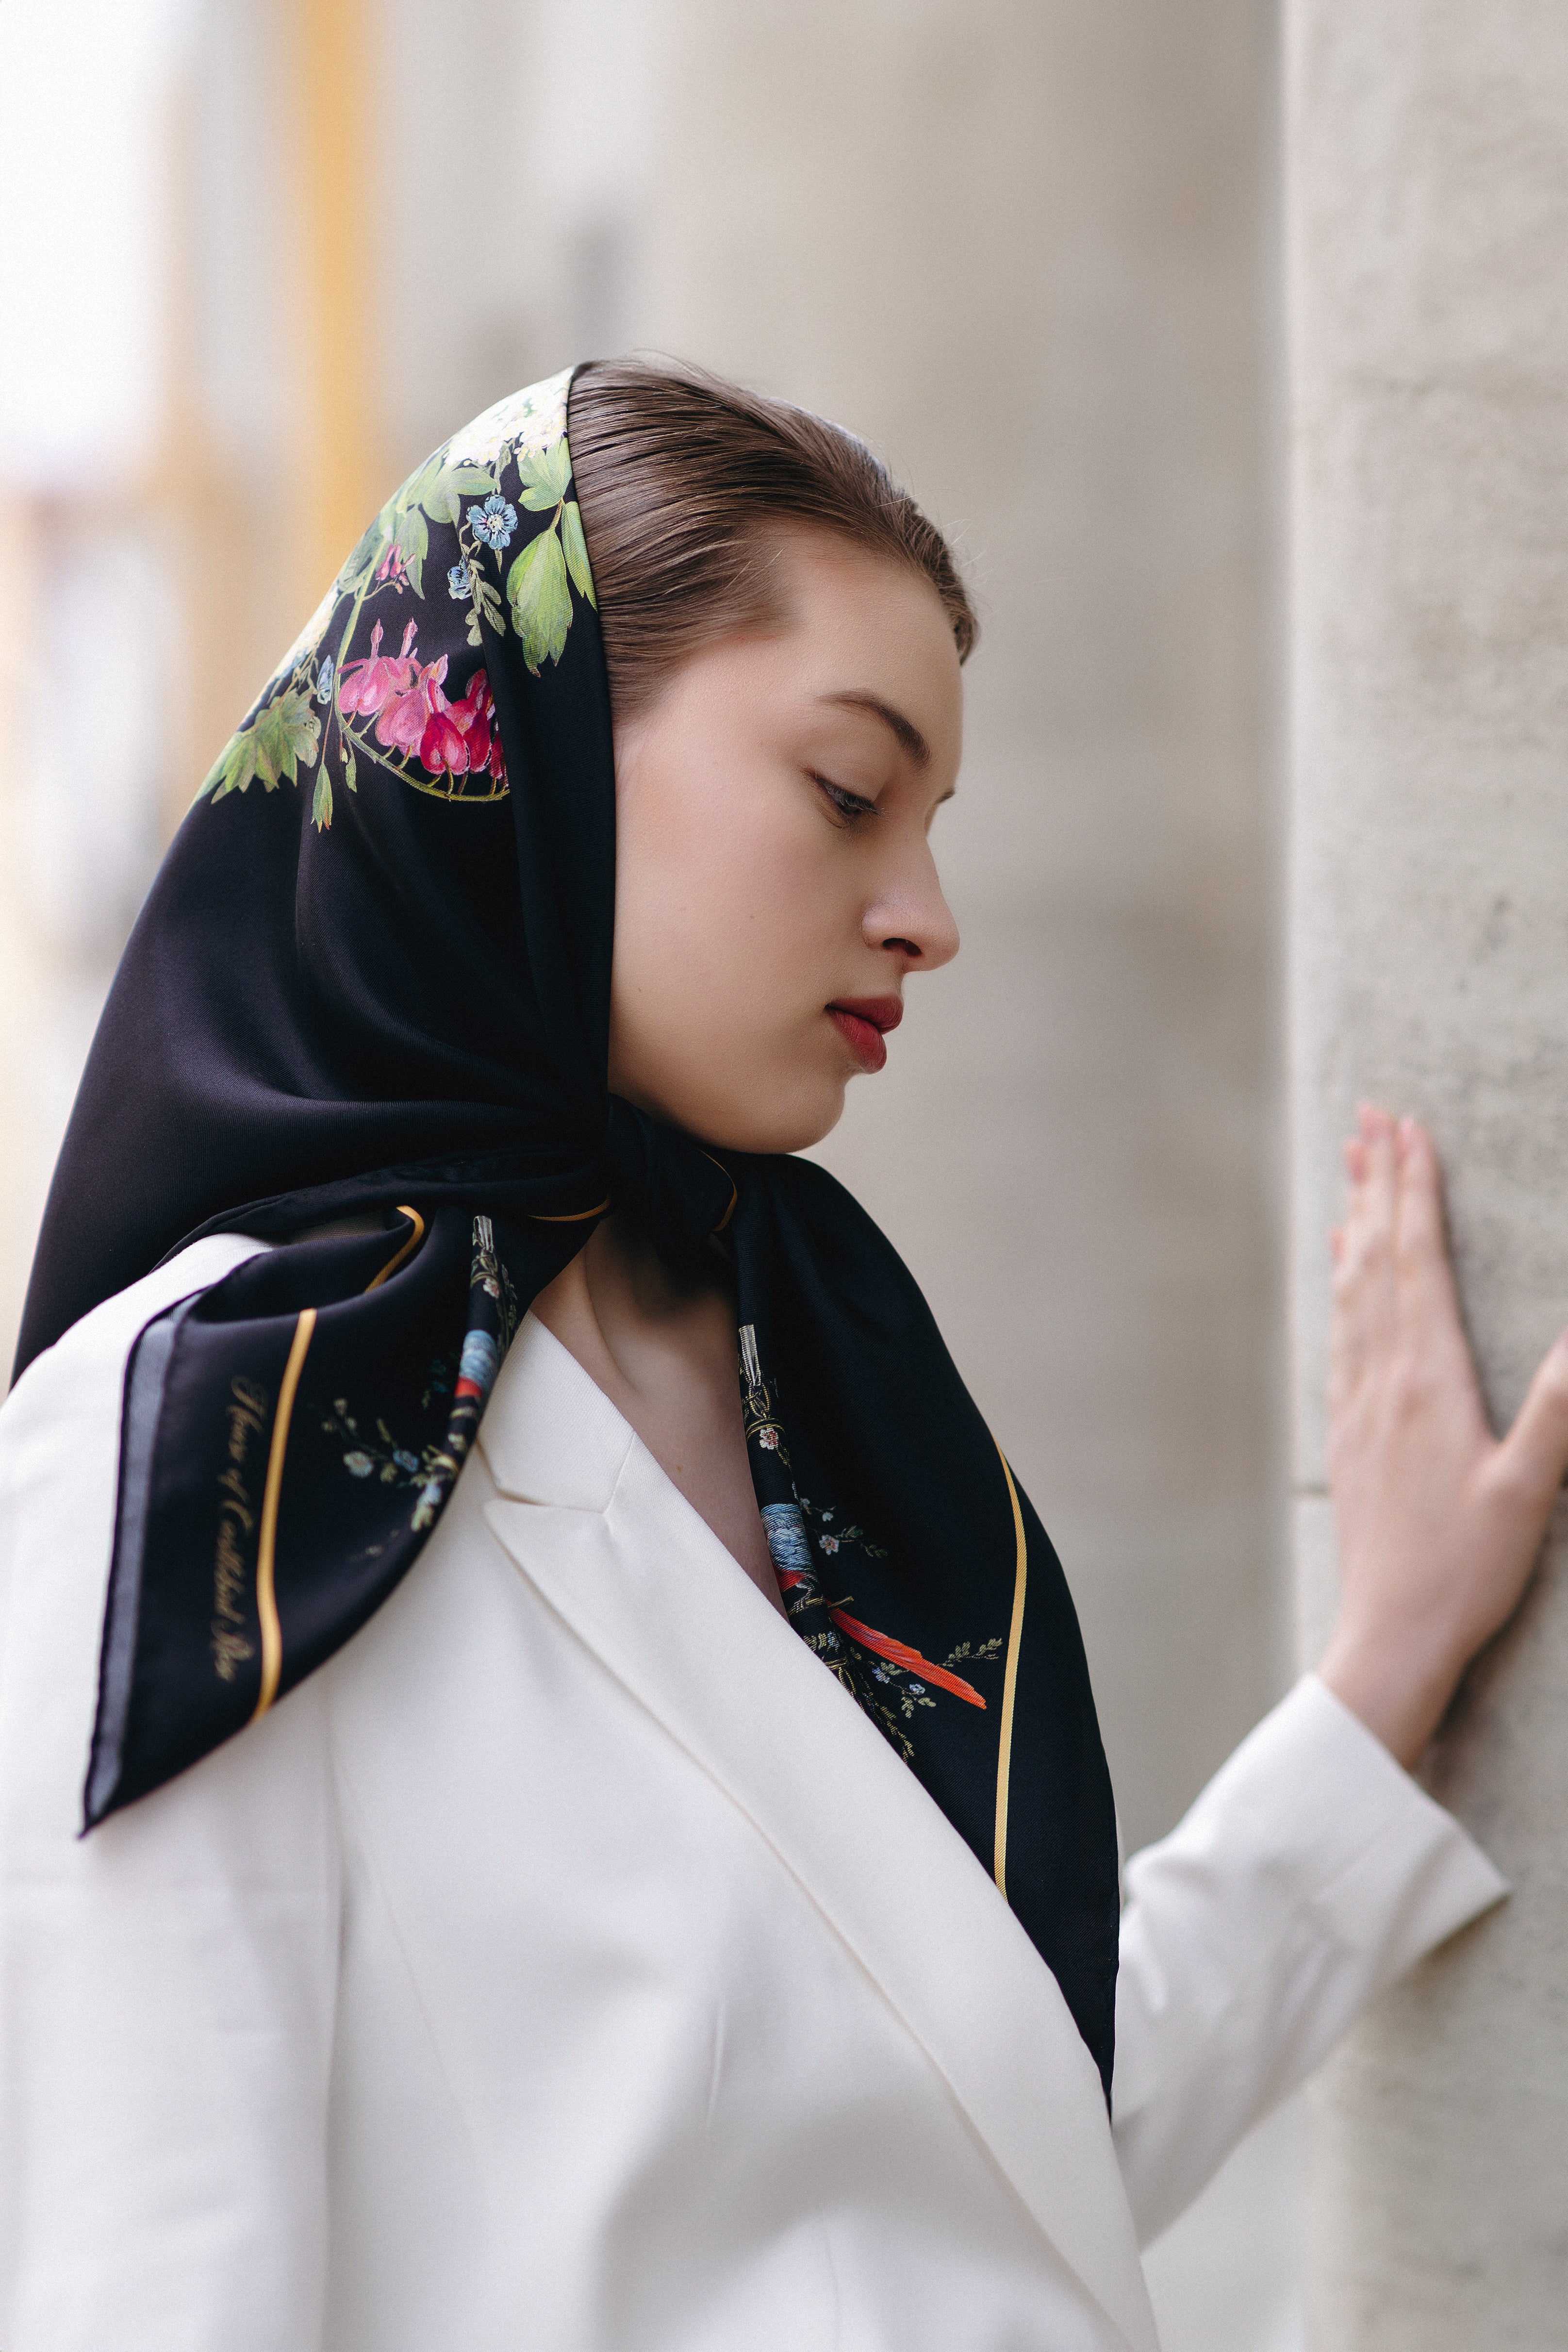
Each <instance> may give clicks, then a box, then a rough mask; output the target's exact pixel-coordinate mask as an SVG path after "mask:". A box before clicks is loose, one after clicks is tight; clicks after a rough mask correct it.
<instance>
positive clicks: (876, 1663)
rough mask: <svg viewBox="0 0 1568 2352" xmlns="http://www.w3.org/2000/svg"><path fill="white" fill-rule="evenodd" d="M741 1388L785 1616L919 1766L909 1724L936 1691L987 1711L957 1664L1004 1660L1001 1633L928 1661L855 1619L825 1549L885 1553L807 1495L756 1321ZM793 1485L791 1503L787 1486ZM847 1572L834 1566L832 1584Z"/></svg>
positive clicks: (878, 1556)
mask: <svg viewBox="0 0 1568 2352" xmlns="http://www.w3.org/2000/svg"><path fill="white" fill-rule="evenodd" d="M740 1386H741V1401H742V1406H743V1411H744V1418H745V1426H746V1435H747V1444H748V1445H750V1446H753V1447H756V1448H757V1449H758V1453H759V1454H760V1455H761V1457H762V1458H761V1459H760V1460H759V1459H758V1453H754V1454H753V1455H752V1464H753V1475H754V1476H755V1478H756V1482H757V1486H758V1493H759V1494H761V1493H764V1492H766V1493H767V1494H768V1496H770V1497H772V1498H773V1499H770V1500H768V1501H767V1502H764V1503H762V1504H761V1505H760V1511H761V1517H762V1528H763V1533H764V1534H765V1535H766V1537H767V1538H768V1554H769V1556H770V1558H771V1559H772V1561H773V1572H774V1575H775V1576H776V1577H777V1579H778V1580H779V1596H780V1598H781V1599H782V1601H783V1603H784V1612H785V1614H786V1616H787V1617H788V1618H789V1622H790V1623H791V1624H792V1625H793V1626H794V1628H795V1630H796V1632H797V1633H799V1634H800V1638H801V1640H802V1641H803V1642H804V1643H806V1646H807V1648H808V1649H810V1650H814V1651H815V1652H816V1654H817V1655H818V1656H819V1657H820V1658H821V1661H822V1663H823V1664H824V1665H825V1666H827V1667H829V1668H830V1670H831V1672H832V1673H833V1674H835V1675H837V1676H838V1678H839V1680H840V1681H841V1683H842V1684H843V1685H844V1687H845V1689H846V1690H847V1691H849V1693H850V1694H851V1696H852V1697H853V1698H854V1699H855V1700H856V1701H857V1702H858V1704H859V1705H860V1706H862V1708H863V1709H864V1711H865V1713H866V1714H867V1715H868V1716H870V1717H871V1719H872V1721H873V1723H874V1724H875V1725H876V1726H877V1728H878V1729H879V1730H880V1731H881V1732H882V1733H883V1736H884V1737H885V1738H887V1740H888V1741H889V1743H890V1744H891V1745H892V1746H893V1747H894V1748H896V1749H897V1751H898V1753H899V1754H900V1755H901V1756H902V1757H903V1758H904V1762H905V1763H906V1764H913V1763H914V1762H915V1743H914V1741H913V1739H912V1738H910V1735H909V1731H908V1730H907V1729H906V1728H905V1727H906V1726H913V1725H914V1724H915V1718H916V1710H917V1709H918V1708H921V1707H929V1708H933V1709H934V1708H936V1706H937V1704H938V1702H937V1699H936V1697H934V1696H933V1695H932V1694H933V1692H934V1691H935V1692H940V1693H943V1694H946V1696H950V1697H953V1698H956V1699H961V1700H962V1701H963V1702H964V1704H965V1705H966V1706H975V1707H980V1708H982V1709H983V1708H984V1707H985V1706H986V1705H987V1701H986V1698H985V1696H984V1695H983V1694H982V1693H981V1692H980V1691H978V1690H977V1688H976V1686H975V1685H974V1684H973V1683H972V1682H970V1681H969V1680H968V1679H967V1675H961V1674H959V1673H958V1671H957V1669H958V1668H959V1667H960V1666H968V1667H970V1668H974V1667H976V1666H981V1665H993V1664H997V1663H998V1660H999V1659H1000V1656H1001V1653H1002V1637H1001V1635H1000V1634H997V1635H994V1636H993V1637H992V1638H991V1639H990V1640H989V1641H986V1642H980V1643H973V1642H960V1643H958V1645H957V1647H956V1649H954V1650H952V1651H950V1652H949V1654H948V1655H947V1656H946V1658H945V1659H943V1660H942V1661H941V1662H940V1663H938V1662H936V1660H934V1659H931V1658H927V1657H923V1656H922V1655H921V1653H920V1652H919V1651H918V1650H917V1649H915V1647H914V1646H913V1645H912V1644H911V1643H907V1642H901V1641H899V1640H897V1639H896V1638H895V1637H894V1635H893V1634H891V1633H882V1632H881V1631H879V1629H878V1628H877V1627H876V1626H874V1625H869V1624H867V1623H866V1622H865V1621H864V1620H863V1619H862V1618H861V1617H858V1616H855V1615H852V1613H851V1612H850V1608H849V1603H850V1602H851V1601H852V1600H853V1599H854V1594H853V1593H852V1592H851V1591H846V1592H843V1593H842V1594H841V1596H840V1597H839V1598H838V1599H836V1600H834V1599H831V1598H830V1597H829V1593H828V1591H827V1590H826V1588H825V1586H824V1583H823V1578H824V1575H825V1573H826V1571H825V1570H823V1569H822V1567H821V1562H820V1559H819V1555H821V1558H822V1559H832V1560H834V1561H835V1562H836V1561H837V1560H838V1558H839V1555H841V1554H842V1555H844V1556H845V1560H844V1568H847V1566H848V1562H849V1559H851V1558H852V1557H853V1555H854V1554H855V1553H857V1552H858V1553H859V1555H860V1557H861V1558H862V1560H865V1561H876V1560H882V1559H886V1557H887V1553H886V1551H885V1549H883V1546H881V1545H880V1544H874V1543H873V1542H872V1541H871V1540H870V1538H869V1537H868V1536H867V1535H866V1533H865V1530H864V1529H863V1528H861V1527H859V1526H858V1525H855V1524H854V1523H852V1522H851V1523H845V1522H844V1520H843V1518H842V1516H841V1513H840V1512H839V1511H838V1510H837V1509H836V1508H834V1507H831V1506H826V1507H824V1506H818V1505H813V1504H812V1502H811V1501H810V1497H809V1496H805V1495H802V1494H801V1493H800V1491H799V1489H798V1487H797V1486H796V1485H795V1481H794V1476H793V1465H791V1463H790V1459H789V1448H788V1446H787V1444H785V1442H784V1433H783V1426H782V1423H781V1422H780V1421H779V1413H778V1404H777V1398H776V1394H775V1391H774V1389H773V1387H772V1386H771V1384H770V1383H769V1382H768V1381H767V1380H766V1379H765V1378H764V1376H763V1371H762V1367H761V1363H760V1360H759V1359H758V1351H757V1335H756V1330H755V1328H754V1327H753V1326H752V1325H751V1324H749V1323H747V1324H745V1325H743V1326H742V1328H741V1332H740ZM786 1485H787V1486H788V1489H789V1499H788V1500H785V1499H784V1498H783V1492H782V1489H783V1487H784V1486H786ZM844 1568H839V1567H837V1566H835V1569H834V1570H833V1575H834V1580H835V1582H836V1581H837V1580H838V1579H839V1577H840V1576H841V1575H842V1574H843V1573H844Z"/></svg>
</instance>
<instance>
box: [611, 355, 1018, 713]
mask: <svg viewBox="0 0 1568 2352" xmlns="http://www.w3.org/2000/svg"><path fill="white" fill-rule="evenodd" d="M568 437H569V439H570V444H571V463H572V475H573V478H574V480H575V482H576V485H577V494H578V499H579V501H580V505H581V508H582V525H583V531H584V535H585V536H586V538H587V541H588V554H589V562H590V563H591V567H592V571H593V581H594V587H595V590H596V592H597V594H598V598H599V614H600V620H601V625H602V627H603V632H604V654H605V663H606V667H608V669H609V672H610V696H611V702H612V707H613V709H614V714H615V717H616V719H618V720H625V719H630V718H632V716H634V715H635V713H636V712H637V711H639V710H640V709H645V708H646V706H647V704H648V703H649V702H650V701H651V700H652V699H653V696H654V695H655V694H656V693H657V692H658V690H659V688H661V687H662V686H663V685H664V681H665V680H666V678H667V677H669V676H670V674H671V672H672V671H674V670H675V669H676V668H678V667H680V665H681V663H682V662H684V661H685V660H686V659H687V658H688V657H689V656H691V655H693V654H695V653H696V652H698V651H699V650H700V649H701V647H702V646H705V645H710V644H711V643H712V642H713V641H714V639H715V638H716V637H720V636H727V635H730V634H731V632H733V631H736V630H739V629H747V628H757V627H759V626H766V625H767V624H768V622H769V621H770V620H772V619H773V618H774V617H775V615H776V614H777V612H778V592H777V587H776V576H777V575H776V572H775V568H774V564H773V560H772V559H773V555H774V552H775V541H776V535H777V532H778V530H779V529H780V528H788V527H789V526H794V527H796V528H800V527H801V526H802V525H804V526H807V527H809V528H811V529H814V530H830V531H833V532H836V533H837V535H838V536H839V537H840V538H841V539H847V540H849V541H852V543H853V544H854V545H855V546H857V547H862V548H865V549H867V550H869V551H871V552H872V553H873V554H877V555H885V556H888V557H890V558H892V560H893V561H894V562H899V563H904V564H907V565H908V566H909V568H910V569H911V570H912V571H915V572H920V573H922V574H923V575H924V577H925V579H927V580H929V581H930V583H931V585H932V586H933V587H934V588H935V589H936V593H937V595H938V596H939V597H940V598H941V600H942V604H943V608H944V610H945V611H946V614H947V617H948V619H949V620H950V621H951V623H952V625H953V638H954V642H955V644H956V646H957V648H958V658H959V660H960V661H963V660H964V659H965V658H966V657H967V655H968V654H969V652H970V650H971V648H972V647H973V646H974V643H975V640H976V638H977V635H978V634H979V630H978V625H977V622H976V619H975V613H974V608H973V606H972V605H971V604H970V603H969V599H968V596H967V593H965V589H964V583H963V582H962V581H961V580H960V578H959V576H958V568H957V566H956V563H955V562H954V561H953V555H952V551H951V550H950V549H949V547H948V545H947V542H946V540H945V539H944V538H943V536H942V534H941V532H940V531H939V530H937V529H936V525H935V523H933V522H930V521H928V520H927V519H926V517H925V515H923V514H922V513H921V511H920V509H919V508H918V507H917V506H916V505H915V500H914V499H912V498H911V497H910V496H909V494H908V492H907V491H906V490H903V489H900V488H899V486H898V484H897V483H896V482H895V481H894V478H893V477H892V476H891V474H889V472H888V471H887V468H886V467H884V466H883V464H882V463H881V461H880V460H879V459H878V458H876V457H873V455H872V453H871V451H870V450H869V449H868V448H867V447H866V446H865V444H864V442H863V441H859V440H857V439H856V438H855V436H854V435H853V434H852V433H846V432H845V431H844V429H843V427H842V426H841V425H830V424H829V423H828V422H827V420H826V419H825V418H824V417H821V416H813V415H811V414H810V411H809V410H807V409H804V408H794V407H791V406H790V405H789V403H788V402H787V401H782V400H769V399H766V398H764V397H763V395H762V394H759V393H754V392H747V391H745V390H743V389H742V387H741V386H740V385H739V384H735V383H726V382H725V380H724V379H723V378H722V377H720V376H715V375H708V374H707V373H705V372H704V371H703V370H701V369H698V368H693V367H685V366H678V365H670V364H667V363H666V364H662V365H656V366H655V365H653V364H644V363H643V362H636V361H627V360H612V361H608V362H601V363H595V364H593V365H591V366H589V367H585V368H580V370H579V371H578V373H577V374H576V375H575V376H574V377H573V379H572V384H571V404H570V415H569V420H568Z"/></svg>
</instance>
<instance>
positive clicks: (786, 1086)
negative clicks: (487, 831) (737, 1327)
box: [610, 532, 962, 1151]
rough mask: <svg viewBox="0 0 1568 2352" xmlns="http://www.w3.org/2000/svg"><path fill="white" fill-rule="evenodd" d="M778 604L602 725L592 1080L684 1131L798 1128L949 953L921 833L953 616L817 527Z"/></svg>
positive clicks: (945, 780) (944, 736)
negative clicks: (604, 1011) (609, 862)
mask: <svg viewBox="0 0 1568 2352" xmlns="http://www.w3.org/2000/svg"><path fill="white" fill-rule="evenodd" d="M779 570H780V584H781V588H782V591H783V594H782V598H781V604H782V610H783V614H784V617H783V619H782V621H781V622H780V623H779V625H778V626H776V627H774V628H772V629H769V630H768V632H767V633H766V634H763V633H757V634H748V635H743V636H736V637H730V638H727V639H725V640H723V641H722V642H720V643H718V644H716V645H713V646H707V647H706V648H705V649H704V651H703V652H702V653H700V654H697V655H695V656H694V657H693V658H692V659H691V660H690V661H689V662H687V663H685V665H684V666H683V667H681V668H680V669H679V670H678V671H677V672H676V673H675V675H674V677H673V678H672V679H671V680H670V682H669V684H668V685H667V686H666V687H665V688H664V690H663V692H662V693H661V694H660V695H659V697H658V698H657V699H656V700H655V701H654V703H653V706H652V707H651V708H650V709H648V710H646V711H644V712H643V715H642V716H641V717H640V718H638V719H636V720H634V721H633V722H632V724H631V725H630V726H628V727H626V728H624V729H618V730H616V739H615V778H616V827H617V834H616V882H615V956H614V965H613V971H612V996H611V1028H610V1084H611V1087H612V1091H613V1092H614V1093H616V1094H619V1095H622V1096H623V1097H625V1098H626V1099H627V1100H628V1101H631V1102H633V1103H635V1104H637V1105H638V1106H639V1107H640V1108H642V1109H643V1110H647V1111H651V1112H653V1113H654V1114H655V1115H656V1116H657V1117H659V1118H664V1119H668V1120H670V1121H671V1122H672V1123H673V1124H674V1125H675V1126H677V1127H682V1128H685V1129H686V1130H687V1132H688V1133H689V1134H692V1135H695V1136H697V1137H698V1138H700V1139H702V1140H703V1141H704V1142H707V1143H712V1144H716V1145H719V1146H724V1145H727V1146H728V1147H729V1148H730V1149H731V1150H742V1151H794V1150H800V1148H801V1147H802V1146H803V1145H806V1144H810V1143H815V1142H817V1141H818V1139H820V1138H821V1137H822V1136H824V1135H826V1134H827V1132H828V1130H829V1129H830V1128H831V1127H833V1126H834V1125H835V1124H836V1122H837V1120H838V1118H839V1116H840V1114H841V1111H842V1109H843V1106H844V1088H845V1087H846V1086H847V1085H848V1083H849V1081H850V1079H851V1078H852V1077H854V1076H856V1075H857V1074H858V1073H860V1072H862V1071H867V1070H877V1069H880V1068H881V1067H882V1065H883V1061H884V1060H885V1059H886V1054H887V1048H886V1046H885V1045H884V1044H883V1032H884V1031H886V1030H888V1029H891V1028H893V1027H894V1025H895V1024H896V1023H897V1021H898V1019H899V1017H900V1013H901V1010H902V1000H903V993H904V979H905V976H906V975H907V974H908V973H910V972H918V971H936V968H937V966H938V965H940V964H945V963H946V962H948V961H950V960H951V958H952V957H953V956H954V955H956V953H957V949H958V933H957V929H956V926H955V924H954V921H953V918H952V916H951V914H950V913H949V912H948V909H947V905H946V900H945V899H944V898H943V896H942V890H941V886H940V885H939V883H938V881H937V879H936V865H935V863H934V862H933V859H932V856H931V847H930V842H929V839H928V835H929V833H930V829H931V820H932V818H933V817H934V816H935V814H936V810H937V807H938V806H939V804H940V803H942V802H943V801H944V800H946V798H947V797H948V795H949V794H950V793H951V792H952V790H953V784H954V779H955V777H956V774H957V772H958V759H959V750H960V731H961V718H962V697H961V690H960V684H959V673H958V656H957V653H956V649H955V647H954V644H953V632H952V627H951V625H950V623H949V622H948V619H947V616H946V614H945V613H944V611H943V609H942V604H941V601H940V599H939V598H938V596H937V594H936V590H935V589H934V588H933V587H932V586H931V585H930V583H928V582H927V581H926V580H925V579H923V578H922V577H921V576H920V575H919V574H918V573H916V572H912V571H909V570H907V569H906V568H905V567H904V566H903V565H901V564H897V563H894V562H889V561H887V560H886V559H884V558H883V557H878V556H872V555H867V554H864V553H862V552H861V551H859V550H857V549H855V548H853V547H851V546H850V545H848V544H847V543H846V542H843V541H838V540H835V539H833V538H831V537H830V536H828V535H826V534H821V535H819V534H813V533H805V532H801V533H799V534H791V535H790V536H789V537H788V538H787V539H786V540H784V541H781V543H780V552H779Z"/></svg>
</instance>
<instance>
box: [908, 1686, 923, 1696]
mask: <svg viewBox="0 0 1568 2352" xmlns="http://www.w3.org/2000/svg"><path fill="white" fill-rule="evenodd" d="M909 1695H910V1696H911V1698H924V1697H925V1684H924V1683H911V1684H910V1685H909Z"/></svg>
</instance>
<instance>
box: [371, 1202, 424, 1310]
mask: <svg viewBox="0 0 1568 2352" xmlns="http://www.w3.org/2000/svg"><path fill="white" fill-rule="evenodd" d="M397 1213H398V1215H399V1216H400V1217H410V1218H412V1219H413V1233H412V1234H409V1236H408V1238H407V1239H406V1241H402V1242H400V1243H399V1244H398V1245H397V1247H396V1249H395V1250H393V1252H392V1255H391V1257H389V1258H388V1260H387V1262H386V1264H385V1265H383V1266H382V1270H381V1272H380V1274H378V1275H377V1276H376V1277H375V1279H374V1280H373V1281H372V1282H367V1283H366V1285H365V1296H366V1297H367V1298H368V1297H370V1295H371V1291H372V1290H379V1289H380V1288H381V1286H382V1283H383V1282H384V1281H385V1280H386V1278H387V1276H388V1275H389V1274H395V1273H396V1272H397V1270H398V1268H399V1266H400V1265H402V1262H403V1260H404V1258H405V1257H412V1256H413V1253H414V1251H415V1250H416V1249H417V1248H418V1247H419V1245H420V1244H421V1242H422V1241H423V1239H424V1219H423V1217H422V1216H421V1215H420V1213H419V1211H418V1210H417V1209H410V1208H406V1207H404V1206H403V1204H402V1202H399V1203H398V1212H397Z"/></svg>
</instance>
